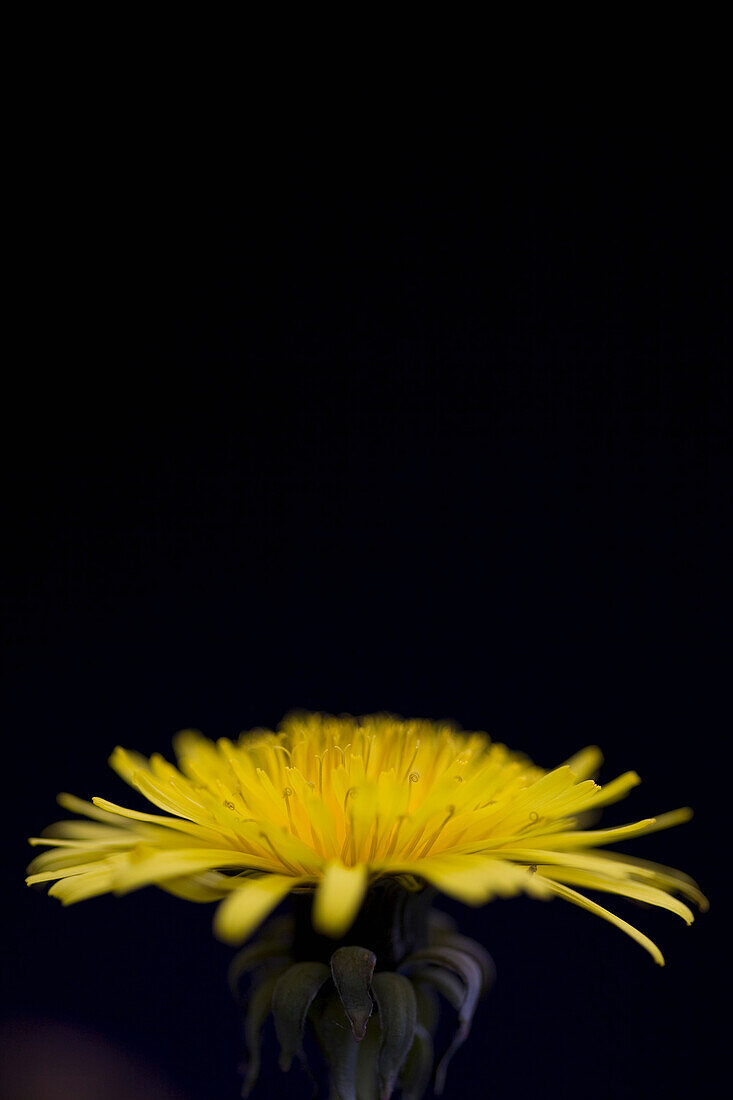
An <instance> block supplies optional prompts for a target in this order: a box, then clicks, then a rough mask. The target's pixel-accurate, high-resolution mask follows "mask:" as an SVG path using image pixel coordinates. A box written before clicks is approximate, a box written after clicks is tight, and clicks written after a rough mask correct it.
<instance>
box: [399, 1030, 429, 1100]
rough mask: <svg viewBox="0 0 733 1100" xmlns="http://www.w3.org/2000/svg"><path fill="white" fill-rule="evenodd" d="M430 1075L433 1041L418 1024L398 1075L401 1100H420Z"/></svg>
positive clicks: (426, 1087)
mask: <svg viewBox="0 0 733 1100" xmlns="http://www.w3.org/2000/svg"><path fill="white" fill-rule="evenodd" d="M432 1075H433V1040H432V1039H431V1037H430V1035H429V1033H428V1032H427V1031H426V1029H425V1028H424V1027H422V1026H421V1025H420V1024H418V1025H417V1027H416V1028H415V1038H414V1039H413V1041H412V1046H411V1047H410V1049H409V1051H408V1054H407V1057H406V1058H405V1064H404V1065H403V1067H402V1073H401V1074H400V1084H401V1086H402V1100H422V1097H423V1096H424V1095H425V1093H426V1091H427V1089H428V1085H429V1084H430V1078H431V1077H432Z"/></svg>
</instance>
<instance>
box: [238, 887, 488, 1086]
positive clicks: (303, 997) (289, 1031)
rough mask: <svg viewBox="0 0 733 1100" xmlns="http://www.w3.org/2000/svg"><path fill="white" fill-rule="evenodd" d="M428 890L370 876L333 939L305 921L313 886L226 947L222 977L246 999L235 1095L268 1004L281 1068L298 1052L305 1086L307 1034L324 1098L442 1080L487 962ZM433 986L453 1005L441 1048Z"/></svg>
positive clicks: (250, 1074) (251, 1080) (254, 1065)
mask: <svg viewBox="0 0 733 1100" xmlns="http://www.w3.org/2000/svg"><path fill="white" fill-rule="evenodd" d="M433 896H434V892H433V891H431V890H429V889H424V888H421V887H420V886H419V884H418V883H416V882H414V881H411V880H408V882H407V884H403V883H400V882H397V881H395V880H387V881H385V882H383V883H377V884H375V886H374V887H373V888H372V889H371V890H370V891H368V893H367V896H366V898H365V901H364V905H363V907H362V910H361V912H360V914H359V917H358V919H357V920H356V921H355V923H354V925H353V926H352V928H351V929H350V931H349V933H348V935H347V936H345V937H344V938H343V939H342V940H339V941H334V940H333V939H330V938H328V937H326V936H321V935H318V934H317V933H315V932H314V931H313V926H312V921H311V905H312V896H310V895H307V894H301V895H295V896H293V898H292V899H291V900H292V903H293V914H292V916H286V917H280V918H275V919H274V920H272V921H270V922H269V923H268V924H267V925H266V926H265V927H264V928H263V929H262V932H261V933H260V935H259V936H258V937H257V939H256V940H254V941H253V942H252V943H250V944H249V945H248V946H247V947H246V948H244V949H243V950H242V951H241V952H240V953H239V954H238V955H237V956H236V957H235V959H234V961H233V963H232V966H231V968H230V982H231V985H232V988H233V990H234V992H235V995H236V996H237V997H238V999H240V1003H241V1004H242V1006H243V1009H244V1013H245V1041H246V1045H247V1059H246V1065H245V1069H244V1083H243V1089H242V1094H243V1096H248V1095H249V1093H250V1092H251V1090H252V1088H253V1087H254V1085H255V1083H256V1081H257V1078H258V1075H259V1068H260V1041H261V1032H262V1028H263V1026H264V1023H265V1021H266V1019H267V1017H268V1016H269V1015H270V1014H272V1016H273V1018H274V1023H275V1030H276V1032H277V1037H278V1041H279V1043H280V1052H281V1053H280V1066H281V1069H282V1070H284V1071H287V1070H289V1069H290V1067H291V1065H292V1062H293V1060H294V1059H295V1058H297V1059H298V1060H299V1061H300V1062H301V1064H302V1065H303V1067H304V1068H305V1069H306V1072H308V1074H309V1076H310V1077H311V1080H312V1081H313V1083H314V1086H315V1076H314V1075H313V1072H312V1069H311V1067H310V1063H309V1056H308V1054H307V1053H306V1049H305V1044H306V1041H307V1036H308V1035H309V1034H310V1035H312V1037H313V1038H314V1039H315V1041H316V1044H317V1046H318V1047H319V1048H320V1051H321V1054H322V1055H323V1058H324V1060H325V1063H326V1066H327V1070H328V1079H329V1095H330V1098H331V1100H388V1098H389V1097H390V1096H392V1094H393V1092H394V1090H395V1089H396V1088H398V1087H399V1088H401V1090H402V1096H403V1097H404V1098H405V1100H419V1098H420V1097H422V1096H424V1095H425V1093H426V1091H427V1090H428V1088H429V1086H430V1083H431V1081H432V1082H433V1086H434V1091H435V1094H436V1095H439V1094H440V1093H441V1092H442V1090H443V1086H444V1084H445V1076H446V1071H447V1068H448V1063H449V1061H450V1059H451V1057H452V1056H453V1054H454V1053H455V1051H456V1050H457V1049H458V1047H459V1046H460V1045H461V1044H462V1043H463V1042H464V1041H465V1039H466V1038H467V1036H468V1033H469V1030H470V1027H471V1021H472V1019H473V1014H474V1012H475V1009H476V1005H477V1003H478V1000H479V997H480V996H481V994H482V993H485V992H486V991H487V989H488V988H489V987H490V985H491V984H492V982H493V979H494V967H493V963H492V961H491V959H490V957H489V955H488V954H487V953H486V951H485V950H484V949H483V948H482V947H481V946H480V945H479V944H477V943H475V942H474V941H473V940H469V939H468V938H467V937H465V936H461V935H460V934H459V933H458V932H457V931H456V930H455V928H454V927H453V924H452V922H451V921H450V920H449V918H447V917H446V916H445V914H442V913H439V912H437V911H435V910H431V908H430V903H431V901H432V899H433ZM243 985H245V991H242V986H243ZM437 994H440V995H441V997H442V998H443V999H444V1000H446V1001H447V1002H448V1004H449V1005H450V1006H451V1008H452V1009H454V1010H455V1012H456V1014H457V1023H456V1028H455V1032H454V1034H453V1037H452V1039H451V1040H450V1041H449V1043H448V1044H447V1048H446V1049H444V1050H442V1051H440V1052H438V1053H437V1054H436V1052H435V1050H434V1038H435V1034H436V1030H437V1026H438V1021H439V1017H440V1003H439V998H438V996H437ZM314 1091H315V1089H314Z"/></svg>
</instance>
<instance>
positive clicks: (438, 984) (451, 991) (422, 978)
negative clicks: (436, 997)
mask: <svg viewBox="0 0 733 1100" xmlns="http://www.w3.org/2000/svg"><path fill="white" fill-rule="evenodd" d="M414 981H415V983H416V984H419V985H422V983H423V982H427V983H429V984H430V985H431V986H432V987H433V988H434V989H437V991H438V992H439V993H442V994H443V996H444V997H445V999H446V1001H448V1003H449V1004H451V1005H452V1006H453V1008H455V1010H456V1012H460V1010H461V1005H462V1004H463V1002H464V1000H465V997H466V988H465V986H464V984H463V982H462V981H461V979H460V978H459V977H458V975H457V974H452V973H451V972H450V970H446V969H445V968H444V967H442V966H426V967H425V968H424V969H423V970H418V972H417V973H416V974H415V977H414Z"/></svg>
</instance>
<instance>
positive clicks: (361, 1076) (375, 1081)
mask: <svg viewBox="0 0 733 1100" xmlns="http://www.w3.org/2000/svg"><path fill="white" fill-rule="evenodd" d="M381 1042H382V1033H381V1032H380V1030H379V1021H378V1020H377V1017H376V1016H372V1018H371V1019H370V1020H369V1023H368V1024H367V1029H366V1035H365V1036H364V1038H363V1039H362V1041H361V1042H360V1043H359V1053H358V1054H357V1056H356V1100H379V1048H380V1045H381Z"/></svg>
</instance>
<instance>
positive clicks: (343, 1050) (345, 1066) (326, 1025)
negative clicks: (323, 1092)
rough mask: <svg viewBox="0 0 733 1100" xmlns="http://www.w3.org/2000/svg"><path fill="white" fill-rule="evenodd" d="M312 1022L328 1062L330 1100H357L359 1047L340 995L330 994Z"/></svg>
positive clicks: (315, 1012)
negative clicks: (356, 1081)
mask: <svg viewBox="0 0 733 1100" xmlns="http://www.w3.org/2000/svg"><path fill="white" fill-rule="evenodd" d="M310 1018H311V1020H312V1023H313V1029H314V1031H315V1033H316V1036H317V1038H318V1041H319V1042H320V1044H321V1047H322V1049H323V1053H324V1054H325V1056H326V1061H327V1062H328V1069H329V1081H330V1098H331V1100H358V1098H357V1094H356V1091H355V1074H356V1059H357V1056H358V1054H359V1044H358V1043H357V1041H356V1039H355V1038H354V1036H353V1035H352V1034H351V1028H350V1027H349V1021H348V1018H347V1016H346V1013H345V1011H344V1006H343V1004H342V1002H341V998H340V996H339V995H338V993H336V992H334V993H333V994H331V996H330V997H328V999H327V1000H326V1001H325V1003H324V1004H323V1005H321V1003H320V1001H319V1002H318V1005H317V1011H316V1006H314V1008H313V1010H312V1011H311V1017H310Z"/></svg>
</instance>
